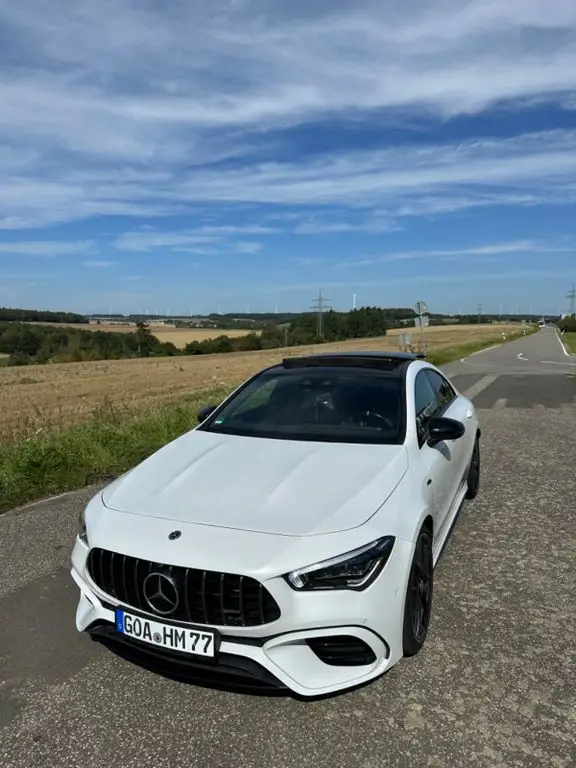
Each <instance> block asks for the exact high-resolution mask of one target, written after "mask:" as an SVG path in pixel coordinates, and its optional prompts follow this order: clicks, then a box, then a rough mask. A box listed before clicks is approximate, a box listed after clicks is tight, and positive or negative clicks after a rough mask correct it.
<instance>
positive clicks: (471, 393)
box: [462, 376, 498, 400]
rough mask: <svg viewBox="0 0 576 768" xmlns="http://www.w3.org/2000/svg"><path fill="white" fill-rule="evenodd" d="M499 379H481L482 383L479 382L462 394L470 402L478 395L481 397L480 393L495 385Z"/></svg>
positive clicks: (487, 377) (492, 377)
mask: <svg viewBox="0 0 576 768" xmlns="http://www.w3.org/2000/svg"><path fill="white" fill-rule="evenodd" d="M497 378H498V376H484V377H483V378H482V379H480V381H477V382H476V384H474V385H473V386H472V387H469V388H468V389H467V390H466V391H465V392H463V393H462V394H463V395H464V397H467V398H468V399H469V400H473V399H474V398H475V397H476V395H479V394H480V392H482V391H483V390H485V389H486V387H489V386H490V384H493V383H494V382H495V381H496V379H497Z"/></svg>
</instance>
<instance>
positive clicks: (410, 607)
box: [402, 526, 434, 656]
mask: <svg viewBox="0 0 576 768" xmlns="http://www.w3.org/2000/svg"><path fill="white" fill-rule="evenodd" d="M433 591H434V564H433V560H432V532H431V531H430V529H429V528H427V527H426V526H425V527H423V528H422V529H421V531H420V533H419V534H418V539H417V540H416V546H415V547H414V556H413V558H412V565H411V567H410V576H409V577H408V587H407V589H406V600H405V601H404V621H403V629H402V644H403V649H404V656H415V655H416V654H417V653H418V651H420V649H421V648H422V646H423V645H424V642H425V640H426V635H427V634H428V625H429V624H430V616H431V613H432V595H433Z"/></svg>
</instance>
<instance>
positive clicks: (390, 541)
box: [284, 536, 395, 591]
mask: <svg viewBox="0 0 576 768" xmlns="http://www.w3.org/2000/svg"><path fill="white" fill-rule="evenodd" d="M394 541H395V539H394V536H385V537H384V538H382V539H377V540H376V541H373V542H371V543H370V544H366V545H365V546H363V547H359V548H358V549H354V550H352V552H347V553H346V554H345V555H339V556H338V557H332V558H330V560H324V561H322V562H320V563H315V564H314V565H309V566H307V567H306V568H298V570H296V571H291V572H290V573H287V574H286V575H285V577H284V578H285V579H286V581H287V582H288V583H289V584H290V586H291V587H292V588H293V589H296V590H302V591H304V590H320V589H355V590H361V589H366V587H367V586H368V585H369V584H371V583H372V582H373V581H374V579H375V578H376V577H377V576H378V574H379V573H380V571H381V570H382V568H384V566H385V565H386V562H387V561H388V558H389V557H390V553H391V552H392V547H393V546H394Z"/></svg>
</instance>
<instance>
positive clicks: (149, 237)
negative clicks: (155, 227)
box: [114, 230, 216, 253]
mask: <svg viewBox="0 0 576 768" xmlns="http://www.w3.org/2000/svg"><path fill="white" fill-rule="evenodd" d="M215 241H216V238H215V237H213V236H211V235H198V234H196V233H195V232H182V231H178V232H160V233H159V232H151V231H150V230H145V231H143V232H125V233H124V234H122V235H120V237H119V238H118V239H117V240H116V241H115V243H114V246H115V247H116V248H117V249H118V250H120V251H140V252H143V253H145V252H150V251H153V250H155V249H157V248H162V249H170V250H183V249H185V250H189V249H190V247H193V246H196V245H198V244H201V243H213V242H215Z"/></svg>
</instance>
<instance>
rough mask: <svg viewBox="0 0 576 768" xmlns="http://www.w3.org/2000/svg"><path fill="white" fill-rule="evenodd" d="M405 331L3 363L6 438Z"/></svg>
mask: <svg viewBox="0 0 576 768" xmlns="http://www.w3.org/2000/svg"><path fill="white" fill-rule="evenodd" d="M505 327H506V326H504V324H502V325H497V324H492V325H458V326H432V327H430V328H426V329H425V330H424V336H425V339H426V342H427V344H428V350H429V351H435V350H440V349H443V348H446V347H451V346H455V345H459V344H466V343H468V342H474V341H479V340H482V339H486V338H493V337H496V336H498V335H499V334H500V333H501V332H502V331H503V330H504V329H505ZM508 329H510V326H508ZM401 333H402V331H399V330H393V331H390V332H389V334H388V335H387V336H384V337H381V338H375V339H351V340H349V341H343V342H338V343H335V344H323V345H319V346H310V347H290V348H289V349H286V350H280V349H272V350H270V351H259V352H235V353H231V354H219V355H197V356H186V357H164V358H153V359H136V360H103V361H98V362H89V363H62V364H57V365H56V364H55V365H50V364H48V365H29V366H25V367H9V368H7V367H0V439H3V440H11V439H16V438H21V437H26V436H31V435H33V434H36V433H37V432H38V431H39V430H40V431H44V430H48V429H52V428H56V429H58V428H64V427H67V426H70V425H72V424H77V423H79V422H81V421H82V420H83V419H86V418H87V417H88V416H89V415H90V414H91V413H93V412H94V411H95V410H97V409H99V408H101V407H103V406H106V405H107V404H112V405H114V406H120V407H129V408H142V407H145V408H147V409H149V408H151V407H153V406H154V405H155V404H157V403H166V402H170V401H172V402H174V401H178V400H179V399H182V398H184V397H186V396H187V395H188V396H194V395H198V394H201V393H202V392H207V391H209V390H212V389H222V388H232V387H233V386H235V385H237V384H239V383H240V382H241V381H242V380H243V379H244V378H246V377H247V376H249V375H251V374H253V373H255V372H256V371H258V370H259V369H260V368H263V367H265V366H267V365H272V364H274V363H275V362H277V361H278V360H280V359H281V358H282V357H286V356H289V355H302V354H306V353H309V352H312V351H323V352H326V351H329V350H347V349H348V350H349V349H360V350H362V349H366V350H367V349H382V350H385V349H390V350H397V349H398V344H399V336H400V334H401ZM411 333H412V337H413V339H414V340H415V339H416V338H417V336H418V335H419V331H418V330H416V329H411Z"/></svg>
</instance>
